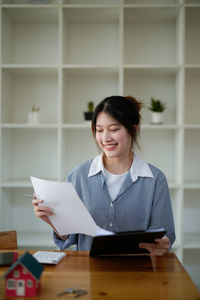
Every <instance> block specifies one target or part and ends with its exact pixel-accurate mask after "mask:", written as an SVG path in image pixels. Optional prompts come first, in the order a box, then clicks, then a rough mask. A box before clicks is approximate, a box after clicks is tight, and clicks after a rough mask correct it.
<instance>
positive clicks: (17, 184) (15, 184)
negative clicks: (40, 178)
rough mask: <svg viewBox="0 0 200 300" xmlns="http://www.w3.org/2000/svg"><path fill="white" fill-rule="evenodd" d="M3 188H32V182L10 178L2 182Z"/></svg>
mask: <svg viewBox="0 0 200 300" xmlns="http://www.w3.org/2000/svg"><path fill="white" fill-rule="evenodd" d="M0 185H1V187H3V188H31V187H32V184H31V181H30V180H27V179H24V180H8V181H3V182H1V184H0Z"/></svg>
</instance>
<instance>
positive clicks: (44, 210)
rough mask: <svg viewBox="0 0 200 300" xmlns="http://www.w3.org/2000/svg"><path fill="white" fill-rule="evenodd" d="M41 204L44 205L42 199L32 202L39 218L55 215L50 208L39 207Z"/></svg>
mask: <svg viewBox="0 0 200 300" xmlns="http://www.w3.org/2000/svg"><path fill="white" fill-rule="evenodd" d="M41 203H43V200H41V199H33V200H32V204H33V208H34V212H35V215H36V216H37V217H39V218H41V217H44V216H52V215H53V214H54V212H53V210H52V209H51V208H50V207H47V206H43V205H39V204H41Z"/></svg>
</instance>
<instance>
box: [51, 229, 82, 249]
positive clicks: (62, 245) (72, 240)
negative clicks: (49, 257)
mask: <svg viewBox="0 0 200 300" xmlns="http://www.w3.org/2000/svg"><path fill="white" fill-rule="evenodd" d="M53 240H54V243H55V244H56V246H57V247H58V248H59V249H60V250H64V249H67V248H69V247H70V246H72V245H76V244H77V240H78V236H77V234H70V236H69V237H68V238H67V239H66V240H62V239H61V238H59V236H58V235H57V234H56V233H55V232H53ZM73 250H76V248H74V249H73Z"/></svg>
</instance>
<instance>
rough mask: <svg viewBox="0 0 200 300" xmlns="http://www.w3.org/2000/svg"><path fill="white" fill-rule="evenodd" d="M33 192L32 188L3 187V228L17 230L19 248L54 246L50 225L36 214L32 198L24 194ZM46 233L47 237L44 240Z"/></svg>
mask: <svg viewBox="0 0 200 300" xmlns="http://www.w3.org/2000/svg"><path fill="white" fill-rule="evenodd" d="M32 193H33V189H32V188H2V192H1V196H2V197H1V198H2V201H1V205H2V211H3V214H2V216H1V218H2V221H3V224H4V225H3V229H5V230H16V231H17V239H18V246H19V248H22V247H23V248H24V247H29V246H31V247H32V248H37V247H39V246H43V247H45V246H48V247H50V246H53V241H52V230H51V228H50V226H49V225H48V224H46V223H45V222H43V221H41V220H40V219H38V218H37V217H36V216H35V214H34V212H33V206H32V201H31V199H28V198H27V197H25V196H24V194H32ZM36 233H37V236H38V238H37V239H36ZM44 235H46V238H45V239H44V240H42V236H43V237H44ZM33 237H35V238H34V239H33ZM47 238H49V241H47ZM54 247H56V246H54ZM29 249H30V248H29Z"/></svg>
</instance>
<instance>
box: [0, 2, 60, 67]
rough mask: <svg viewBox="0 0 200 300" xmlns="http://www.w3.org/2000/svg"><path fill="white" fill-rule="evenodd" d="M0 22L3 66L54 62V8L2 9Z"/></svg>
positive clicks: (56, 37) (55, 36)
mask: <svg viewBox="0 0 200 300" xmlns="http://www.w3.org/2000/svg"><path fill="white" fill-rule="evenodd" d="M2 23H3V24H2V28H3V30H2V62H3V63H4V64H27V63H29V64H50V65H51V64H52V62H53V63H54V64H55V62H58V10H57V9H56V8H47V7H46V8H45V7H38V8H20V7H17V8H12V7H11V8H2Z"/></svg>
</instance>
